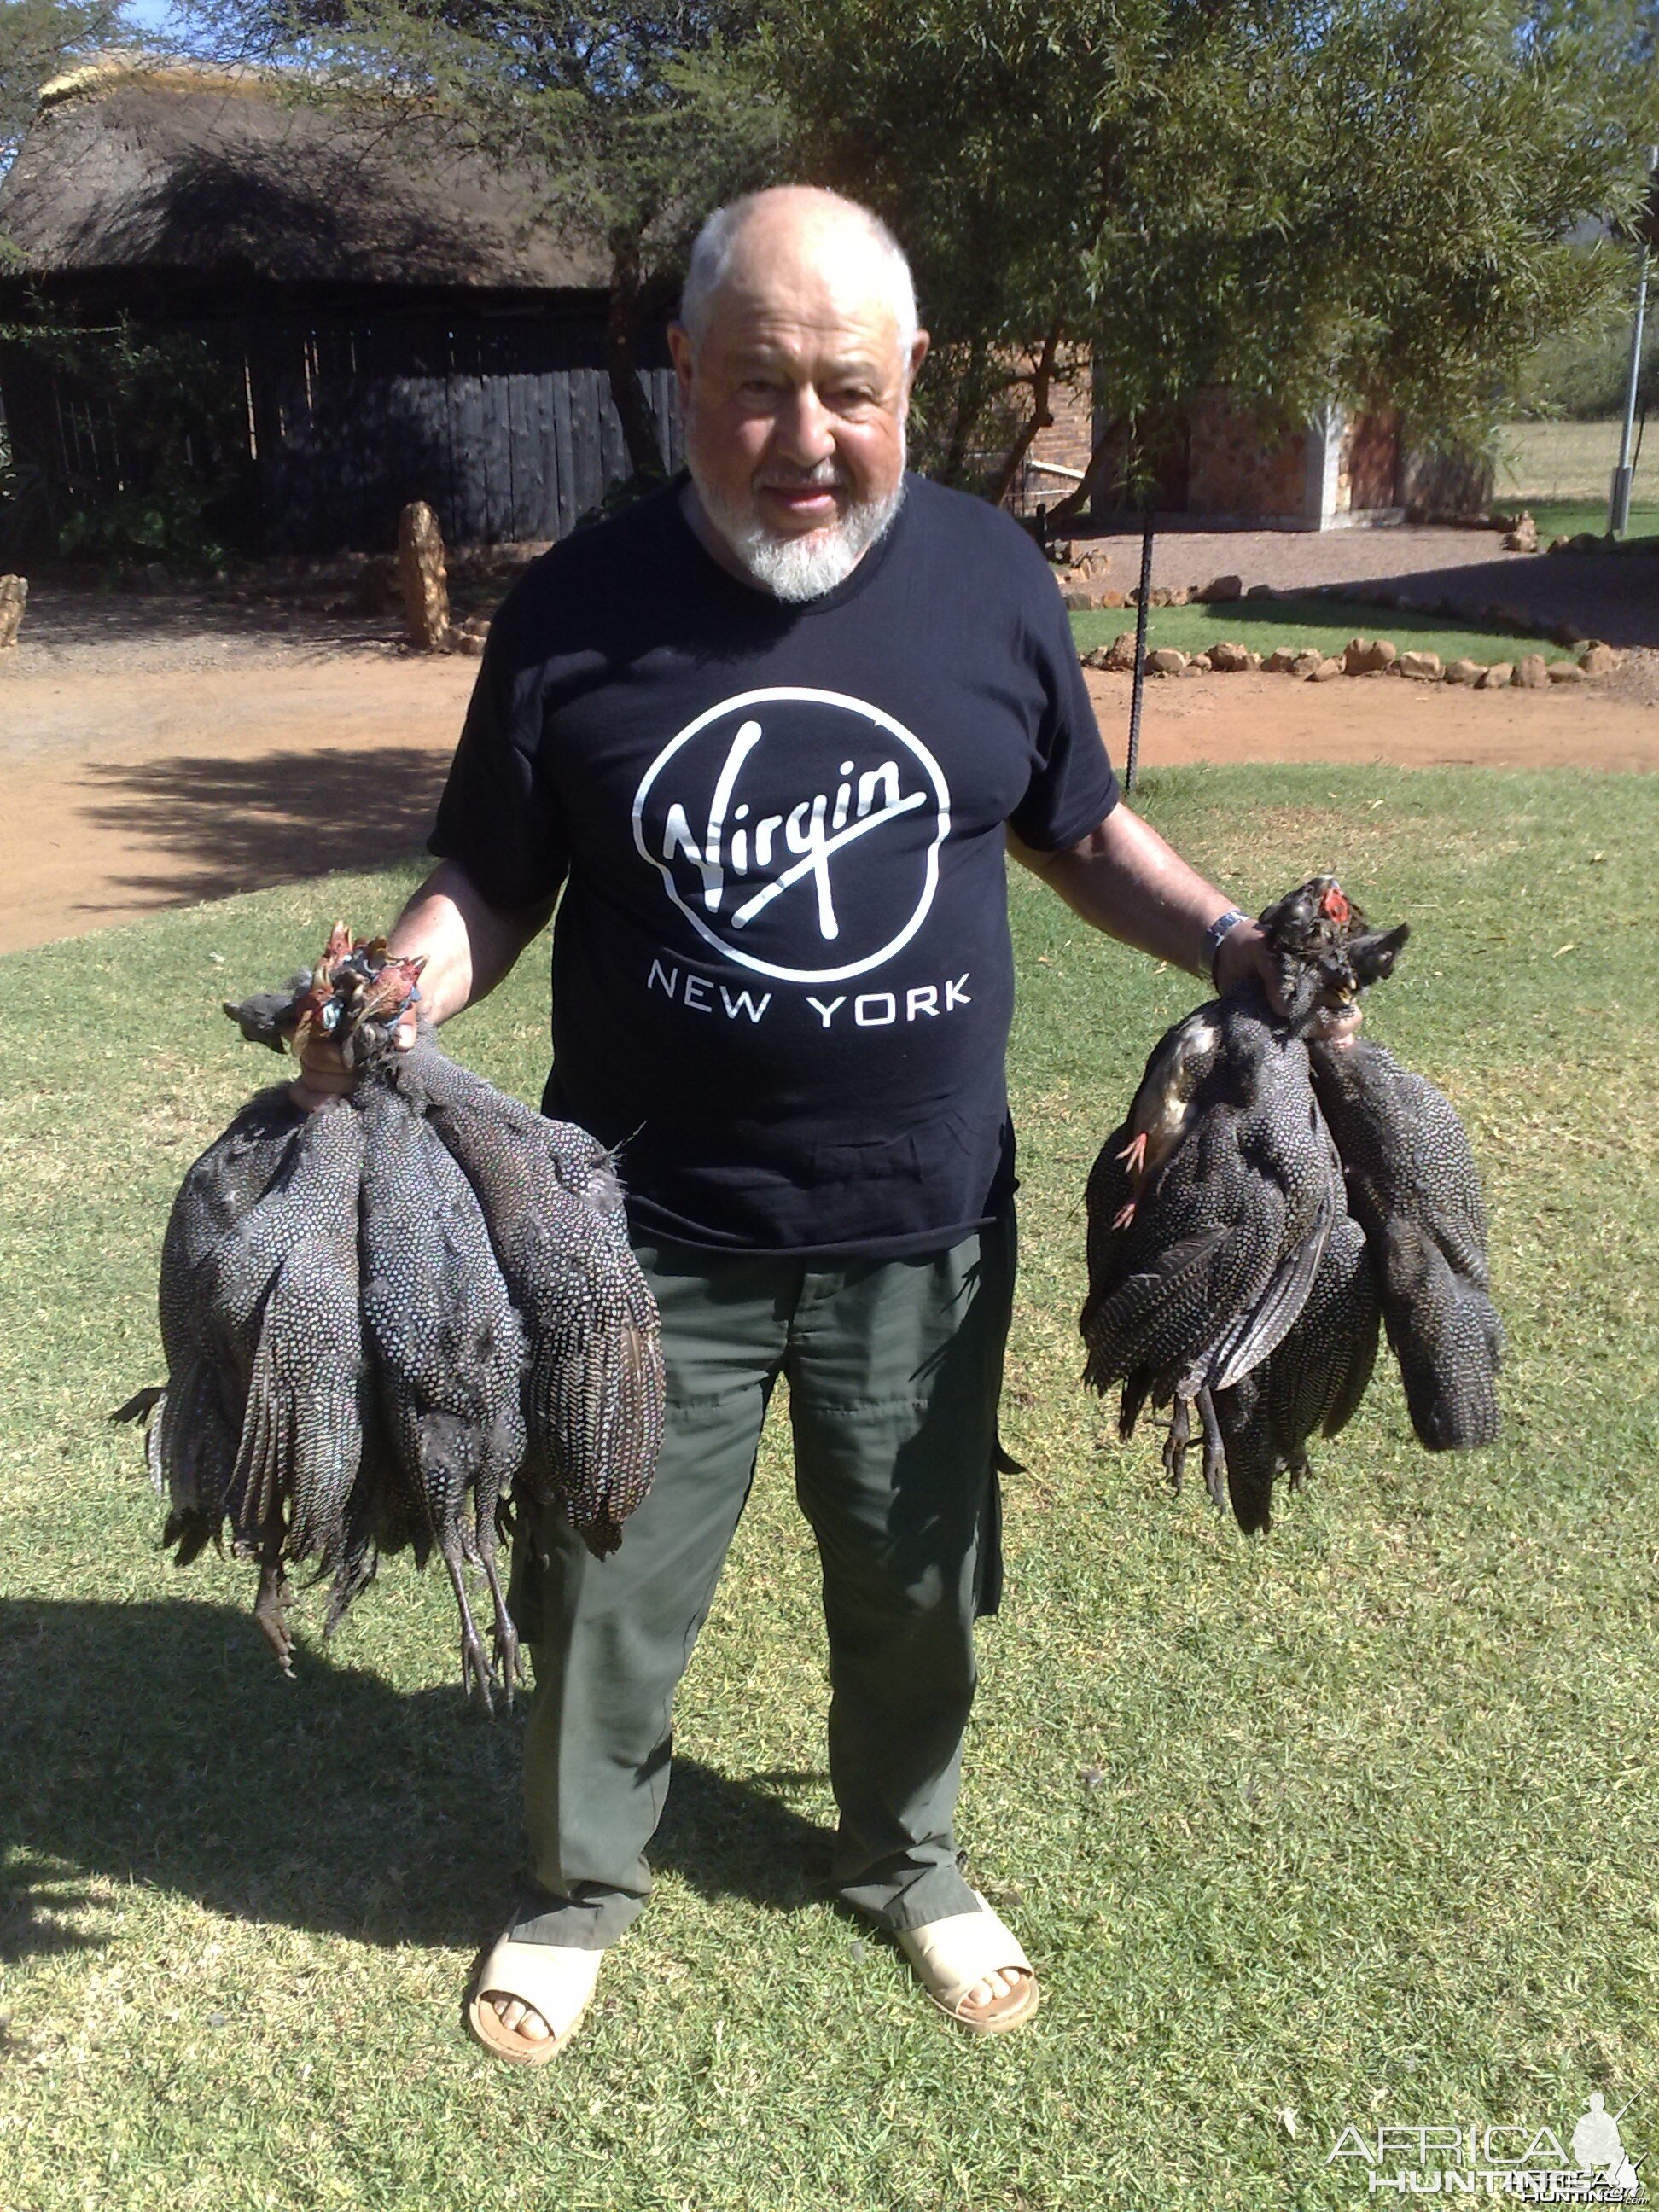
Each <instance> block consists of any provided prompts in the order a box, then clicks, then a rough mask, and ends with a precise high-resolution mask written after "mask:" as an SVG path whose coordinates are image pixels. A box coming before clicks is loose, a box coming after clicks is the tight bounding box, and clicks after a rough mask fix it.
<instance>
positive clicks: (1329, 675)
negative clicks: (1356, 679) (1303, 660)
mask: <svg viewBox="0 0 1659 2212" xmlns="http://www.w3.org/2000/svg"><path fill="white" fill-rule="evenodd" d="M1346 672H1347V671H1346V670H1345V668H1344V667H1343V665H1342V663H1341V662H1340V660H1322V661H1321V662H1320V664H1319V665H1318V667H1317V668H1312V669H1310V670H1309V671H1308V681H1309V683H1310V684H1328V683H1330V682H1331V681H1332V679H1333V678H1334V677H1338V676H1342V675H1345V674H1346Z"/></svg>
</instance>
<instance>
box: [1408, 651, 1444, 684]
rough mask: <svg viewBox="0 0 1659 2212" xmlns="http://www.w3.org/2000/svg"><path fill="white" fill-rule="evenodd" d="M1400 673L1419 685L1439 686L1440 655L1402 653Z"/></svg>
mask: <svg viewBox="0 0 1659 2212" xmlns="http://www.w3.org/2000/svg"><path fill="white" fill-rule="evenodd" d="M1400 673H1401V675H1402V676H1409V677H1411V678H1413V680H1414V681H1415V682H1417V683H1419V684H1437V683H1438V682H1439V681H1440V655H1439V654H1438V653H1401V656H1400Z"/></svg>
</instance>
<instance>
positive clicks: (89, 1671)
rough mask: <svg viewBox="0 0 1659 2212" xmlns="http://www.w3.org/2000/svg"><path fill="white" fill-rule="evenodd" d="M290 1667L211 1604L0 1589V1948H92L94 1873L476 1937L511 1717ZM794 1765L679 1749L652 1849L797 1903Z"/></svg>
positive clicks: (237, 1616)
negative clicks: (34, 1598) (757, 1769)
mask: <svg viewBox="0 0 1659 2212" xmlns="http://www.w3.org/2000/svg"><path fill="white" fill-rule="evenodd" d="M0 1681H3V1683H4V1686H5V1692H4V1700H3V1708H0V1776H3V1781H0V1850H3V1854H4V1860H5V1863H6V1865H7V1867H8V1869H9V1872H8V1874H7V1875H6V1883H7V1887H6V1888H5V1890H4V1892H3V1893H0V1960H15V1959H19V1958H22V1957H24V1956H26V1955H27V1954H31V1953H40V1952H46V1951H53V1950H65V1949H70V1948H75V1947H76V1946H77V1945H80V1944H89V1943H96V1942H98V1941H99V1940H100V1939H99V1936H98V1934H97V1931H96V1929H95V1926H94V1927H93V1928H91V1929H89V1930H86V1931H84V1932H76V1931H75V1930H72V1929H70V1928H68V1927H66V1926H65V1925H64V1920H63V1918H62V1917H61V1916H63V1915H64V1914H66V1913H71V1912H72V1913H74V1914H75V1915H76V1917H78V1918H82V1919H84V1917H85V1908H86V1907H87V1906H88V1905H89V1904H92V1905H94V1910H95V1902H94V1899H92V1897H91V1894H90V1892H89V1888H88V1885H89V1884H91V1883H94V1882H97V1881H104V1880H107V1881H120V1882H125V1883H137V1884H139V1885H141V1886H143V1887H152V1888H155V1889H157V1890H161V1891H165V1892H167V1893H172V1894H175V1895H181V1896H185V1897H191V1898H194V1899H197V1901H198V1902H199V1903H201V1904H203V1905H206V1906H208V1907H209V1908H210V1910H212V1911H216V1912H221V1913H225V1914H228V1915H231V1916H233V1917H240V1918H244V1919H248V1920H260V1921H274V1922H277V1923H282V1924H283V1925H286V1926H289V1927H293V1928H301V1929H308V1930H313V1931H316V1932H319V1933H328V1934H334V1935H345V1936H352V1937H354V1938H356V1940H358V1941H360V1942H374V1943H385V1944H396V1943H420V1944H426V1945H439V1944H442V1945H448V1946H452V1947H465V1946H470V1945H471V1944H474V1943H476V1942H479V1941H480V1940H481V1939H482V1938H483V1936H485V1935H486V1934H488V1933H489V1931H490V1930H491V1929H492V1927H493V1926H495V1924H497V1923H499V1921H500V1919H501V1916H502V1914H503V1913H504V1911H506V1909H507V1905H508V1904H509V1903H510V1896H511V1885H512V1874H513V1868H514V1866H515V1864H516V1862H517V1859H518V1857H519V1852H520V1835H519V1778H518V1773H519V1746H520V1723H519V1722H518V1721H517V1720H516V1719H511V1718H509V1719H507V1720H501V1719H499V1718H498V1719H497V1720H496V1721H495V1722H494V1723H491V1722H489V1721H487V1720H485V1719H483V1717H482V1716H480V1715H479V1714H477V1712H475V1711H471V1710H469V1708H468V1707H467V1705H466V1703H465V1699H464V1698H463V1696H462V1694H461V1692H460V1690H459V1687H456V1688H448V1687H446V1688H443V1689H435V1690H422V1691H419V1692H416V1693H414V1694H413V1695H410V1696H403V1695H400V1694H399V1693H398V1692H397V1691H395V1690H393V1689H392V1688H391V1687H389V1686H388V1685H387V1684H386V1683H385V1682H383V1681H381V1680H379V1679H378V1678H376V1677H375V1676H374V1675H372V1674H367V1673H363V1672H361V1671H359V1670H357V1669H356V1668H349V1667H343V1666H337V1665H336V1664H334V1663H333V1662H331V1660H330V1659H328V1658H327V1657H325V1656H322V1655H320V1654H319V1653H318V1652H317V1651H316V1650H312V1649H307V1648H304V1647H302V1648H301V1650H299V1651H298V1652H297V1653H296V1655H295V1680H292V1681H289V1680H286V1679H284V1677H283V1675H281V1674H279V1673H278V1672H277V1670H276V1667H275V1666H274V1665H273V1664H272V1663H271V1661H270V1657H269V1655H268V1654H267V1653H266V1651H265V1650H264V1646H263V1644H261V1643H260V1641H259V1638H258V1633H257V1632H256V1631H255V1630H254V1628H253V1626H252V1622H251V1621H250V1620H249V1619H248V1617H247V1615H246V1613H238V1612H234V1611H232V1610H231V1609H230V1608H229V1607H224V1606H216V1605H193V1604H189V1603H186V1602H185V1601H179V1600H175V1601H168V1602H161V1603H153V1604H135V1605H117V1604H96V1603H85V1604H79V1603H72V1602H28V1601H10V1600H4V1601H0ZM803 1779H806V1778H804V1777H800V1776H796V1775H793V1774H768V1775H757V1776H755V1777H753V1778H749V1779H739V1778H732V1777H729V1776H726V1775H722V1774H718V1773H716V1772H714V1771H713V1770H712V1769H711V1768H708V1767H706V1766H700V1765H697V1764H696V1762H694V1761H690V1760H679V1761H677V1762H676V1765H675V1769H674V1780H673V1786H672V1789H671V1792H670V1796H669V1808H668V1813H667V1816H666V1818H665V1820H664V1823H663V1826H662V1829H661V1831H660V1832H659V1836H658V1838H657V1842H656V1844H655V1846H654V1848H653V1854H652V1857H653V1862H654V1863H655V1864H656V1866H657V1867H658V1868H659V1869H662V1870H672V1871H673V1872H675V1873H677V1874H678V1875H681V1876H682V1877H683V1878H684V1880H685V1881H688V1882H690V1884H691V1886H692V1887H694V1888H696V1890H698V1891H699V1892H700V1893H702V1894H703V1895H705V1896H709V1897H719V1896H737V1897H744V1898H748V1899H753V1900H755V1901H757V1902H759V1903H763V1904H766V1905H773V1906H775V1907H778V1908H781V1909H785V1910H787V1909H790V1908H792V1907H799V1906H801V1905H805V1904H807V1903H809V1902H811V1900H812V1899H814V1898H815V1897H816V1896H817V1893H818V1887H819V1883H820V1881H821V1879H822V1875H823V1872H824V1870H825V1869H827V1866H828V1857H829V1837H828V1835H827V1833H826V1832H824V1831H823V1830H822V1829H819V1828H817V1827H815V1826H813V1825H812V1824H811V1822H810V1821H807V1820H803V1819H802V1818H801V1817H800V1816H799V1814H796V1813H794V1812H793V1811H792V1810H790V1808H788V1807H787V1805H785V1804H783V1803H781V1802H780V1800H779V1798H778V1797H777V1796H775V1794H773V1793H774V1791H775V1790H778V1789H788V1788H789V1787H790V1786H791V1785H793V1784H796V1783H798V1782H799V1781H801V1780H803Z"/></svg>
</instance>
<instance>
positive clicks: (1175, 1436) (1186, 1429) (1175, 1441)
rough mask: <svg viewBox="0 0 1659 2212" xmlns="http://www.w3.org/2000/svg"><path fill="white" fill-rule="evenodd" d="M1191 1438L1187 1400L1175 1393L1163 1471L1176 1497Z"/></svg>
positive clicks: (1165, 1445) (1165, 1442) (1166, 1438)
mask: <svg viewBox="0 0 1659 2212" xmlns="http://www.w3.org/2000/svg"><path fill="white" fill-rule="evenodd" d="M1191 1438H1192V1428H1191V1424H1190V1420H1189V1418H1188V1411H1187V1401H1186V1400H1185V1399H1184V1398H1182V1397H1181V1396H1180V1395H1177V1396H1176V1401H1175V1403H1174V1404H1173V1405H1172V1406H1171V1407H1170V1428H1169V1433H1168V1434H1167V1435H1166V1436H1165V1437H1164V1474H1167V1475H1168V1476H1169V1478H1170V1492H1171V1494H1172V1495H1173V1496H1175V1497H1176V1498H1179V1497H1180V1495H1181V1478H1182V1474H1183V1473H1184V1472H1185V1471H1186V1466H1187V1446H1188V1443H1190V1441H1191Z"/></svg>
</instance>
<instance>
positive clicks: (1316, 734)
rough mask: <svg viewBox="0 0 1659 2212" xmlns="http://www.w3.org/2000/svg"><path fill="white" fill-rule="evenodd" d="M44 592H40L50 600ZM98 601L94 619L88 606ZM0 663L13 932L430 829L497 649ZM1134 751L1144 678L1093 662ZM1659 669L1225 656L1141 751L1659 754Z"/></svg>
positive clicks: (1168, 755)
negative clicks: (1513, 686)
mask: <svg viewBox="0 0 1659 2212" xmlns="http://www.w3.org/2000/svg"><path fill="white" fill-rule="evenodd" d="M31 614H32V615H33V610H31ZM77 624H78V626H77ZM7 664H8V665H5V666H4V667H3V668H0V870H3V880H4V882H5V884H6V887H7V890H8V894H9V896H8V897H7V899H6V902H5V904H4V908H3V909H0V952H3V951H15V950H16V949H17V948H18V947H20V946H23V945H38V944H43V943H46V942H47V941H49V940H50V939H54V938H58V937H68V936H78V935H80V934H82V933H84V932H86V931H88V930H92V929H98V928H100V927H105V926H106V925H107V924H109V923H112V922H119V921H131V920H134V919H136V918H137V917H138V916H140V915H144V914H148V913H150V912H153V911H155V909H157V908H162V907H169V906H182V905H190V904H192V903H194V902H197V901H198V900H203V899H213V898H222V897H224V896H227V895H228V893H231V892H233V891H241V890H255V889H257V888H258V887H260V886H261V885H264V884H274V883H283V882H289V881H292V880H294V879H295V878H298V877H301V876H307V875H314V874H318V873H320V872H324V871H326V870H328V869H332V868H349V867H363V866H373V865H374V864H375V863H376V862H378V861H380V860H386V859H390V858H392V856H394V855H396V854H403V853H407V852H409V851H410V850H411V849H413V848H416V847H417V846H418V845H419V844H420V842H421V841H422V838H423V837H424V836H425V834H426V829H427V827H428V823H429V822H430V820H431V816H432V810H433V806H434V805H435V800H436V797H437V793H438V791H439V789H440V787H441V782H442V778H443V773H444V769H445V766H446V764H447V760H448V757H449V754H450V751H451V750H452V748H453V744H454V741H455V736H456V732H457V731H458V730H459V726H460V721H461V716H462V713H463V711H464V708H465V702H466V697H467V694H468V692H469V690H471V684H472V681H473V678H474V677H475V676H476V674H477V663H476V662H475V661H471V660H464V659H441V660H418V659H405V658H402V657H400V656H398V655H397V654H395V653H392V652H391V651H389V650H388V648H387V645H386V639H385V637H384V635H378V636H377V635H367V634H365V631H364V629H363V628H362V626H361V625H360V626H357V627H356V629H353V628H351V627H350V626H349V625H345V624H336V625H324V624H321V623H308V624H307V625H304V626H302V627H300V628H297V629H296V628H295V627H294V626H292V625H273V626H271V627H270V629H265V630H258V629H255V630H252V631H250V630H249V629H248V628H247V627H246V624H245V623H241V624H238V623H226V624H225V625H224V626H223V627H222V629H214V628H213V627H212V626H211V625H209V626H207V627H206V628H204V627H203V625H201V624H200V623H195V622H193V621H192V620H191V619H186V617H185V613H184V611H177V613H176V615H171V616H170V615H167V613H166V612H165V611H161V612H158V613H157V614H155V616H154V617H153V618H152V619H150V620H149V622H146V621H145V620H144V618H143V613H142V611H141V610H138V609H125V610H118V611H116V612H114V613H113V614H110V615H108V616H107V617H99V618H98V619H96V620H92V619H91V618H88V619H87V620H84V621H83V620H81V618H80V617H76V619H75V620H73V621H72V620H70V618H69V617H63V618H61V619H59V620H58V621H57V622H56V623H53V622H50V621H48V622H43V623H40V626H39V627H38V629H36V631H35V635H34V638H33V641H26V644H25V646H23V647H20V648H19V649H18V651H17V652H16V653H13V654H9V655H8V656H7ZM1089 682H1090V689H1091V694H1092V696H1093V697H1094V700H1095V703H1096V707H1097V711H1098V713H1099V715H1100V720H1101V726H1102V728H1103V731H1104V732H1105V733H1106V738H1107V742H1108V744H1109V746H1110V747H1111V749H1112V750H1113V753H1114V755H1115V756H1118V757H1121V751H1122V744H1123V737H1124V732H1125V728H1126V725H1127V715H1128V703H1129V684H1128V680H1127V678H1122V677H1113V676H1101V675H1093V674H1091V677H1090V679H1089ZM1644 696H1646V697H1651V696H1656V692H1655V687H1654V686H1653V685H1652V684H1644V685H1637V684H1632V685H1631V686H1628V687H1626V686H1615V687H1613V688H1610V689H1607V690H1601V689H1598V690H1595V692H1586V691H1584V690H1577V691H1575V692H1573V693H1571V695H1566V694H1563V693H1562V692H1559V691H1549V692H1542V693H1522V692H1516V691H1504V692H1497V693H1476V692H1468V691H1462V690H1449V689H1446V688H1443V687H1442V688H1436V687H1430V686H1426V685H1424V686H1418V685H1413V684H1405V683H1401V682H1399V681H1389V680H1384V679H1382V678H1376V679H1370V678H1366V679H1361V680H1358V681H1353V682H1349V681H1346V680H1345V681H1344V682H1342V683H1340V684H1322V685H1310V684H1297V683H1295V682H1293V681H1292V680H1291V679H1290V678H1285V677H1265V676H1255V677H1252V676H1214V677H1206V678H1193V679H1190V680H1186V679H1177V680H1174V681H1165V682H1154V683H1153V684H1150V685H1149V686H1148V689H1147V695H1146V719H1145V724H1144V727H1143V732H1142V749H1141V758H1142V762H1143V763H1144V765H1145V766H1146V767H1148V768H1152V767H1156V766H1158V765H1160V764H1170V763H1178V762H1185V761H1193V760H1213V761H1270V760H1328V761H1375V760H1388V761H1395V762H1399V763H1403V764H1406V765H1408V766H1412V767H1427V766H1431V765H1433V764H1436V763H1448V762H1457V763H1485V764H1487V765H1490V766H1493V767H1512V768H1541V767H1553V766H1559V765H1562V764H1563V763H1566V762H1573V763H1577V764H1579V765H1581V766H1584V767H1589V768H1594V769H1656V768H1659V708H1656V707H1655V706H1654V705H1652V704H1648V703H1644Z"/></svg>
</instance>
